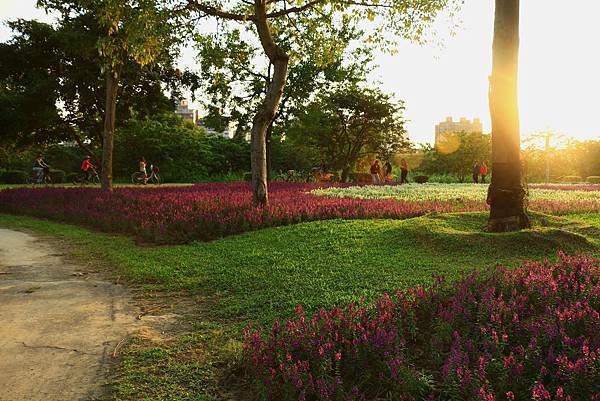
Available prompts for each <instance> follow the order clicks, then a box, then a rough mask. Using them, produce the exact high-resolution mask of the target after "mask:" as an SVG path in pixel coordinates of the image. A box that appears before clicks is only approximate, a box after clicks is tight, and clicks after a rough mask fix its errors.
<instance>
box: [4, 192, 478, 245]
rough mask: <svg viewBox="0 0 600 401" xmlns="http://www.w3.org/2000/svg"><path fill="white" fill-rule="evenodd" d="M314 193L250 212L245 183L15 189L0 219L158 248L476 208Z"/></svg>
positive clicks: (277, 196) (280, 197)
mask: <svg viewBox="0 0 600 401" xmlns="http://www.w3.org/2000/svg"><path fill="white" fill-rule="evenodd" d="M317 187H318V186H317V185H314V184H313V185H311V184H291V183H273V184H271V186H270V201H271V204H270V206H269V207H268V208H266V209H256V208H254V207H252V205H251V192H250V187H249V185H248V184H247V183H208V184H196V185H194V186H190V187H153V188H133V187H130V188H116V189H115V190H114V192H112V193H104V192H101V191H100V190H98V189H96V188H35V189H34V188H18V189H10V190H5V191H0V213H12V214H26V215H31V216H36V217H43V218H49V219H52V220H57V221H64V222H70V223H76V224H81V225H84V226H90V227H93V228H97V229H100V230H103V231H108V232H120V233H127V234H133V235H136V236H139V237H141V238H143V239H145V240H148V241H152V242H156V243H177V242H189V241H194V240H199V241H209V240H213V239H217V238H221V237H224V236H227V235H233V234H239V233H243V232H247V231H252V230H257V229H260V228H265V227H273V226H281V225H287V224H294V223H300V222H305V221H313V220H325V219H335V218H342V219H364V218H408V217H415V216H420V215H423V214H426V213H429V212H452V211H476V210H481V209H482V205H481V204H480V202H477V201H467V202H462V203H461V204H454V203H451V202H447V201H436V200H427V201H405V202H397V201H395V200H393V199H381V200H365V199H351V198H343V199H340V198H333V197H321V196H315V195H312V194H311V193H310V191H311V190H313V189H316V188H317Z"/></svg>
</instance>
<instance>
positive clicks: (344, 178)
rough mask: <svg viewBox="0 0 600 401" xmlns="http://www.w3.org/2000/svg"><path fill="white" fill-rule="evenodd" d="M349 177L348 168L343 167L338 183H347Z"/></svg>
mask: <svg viewBox="0 0 600 401" xmlns="http://www.w3.org/2000/svg"><path fill="white" fill-rule="evenodd" d="M349 175H350V167H344V168H343V169H342V176H341V177H340V181H341V182H347V181H348V176H349Z"/></svg>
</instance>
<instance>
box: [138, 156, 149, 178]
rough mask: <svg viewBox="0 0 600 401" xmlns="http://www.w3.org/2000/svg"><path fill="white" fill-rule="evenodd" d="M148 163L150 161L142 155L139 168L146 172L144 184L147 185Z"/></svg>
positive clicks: (141, 171)
mask: <svg viewBox="0 0 600 401" xmlns="http://www.w3.org/2000/svg"><path fill="white" fill-rule="evenodd" d="M147 165H148V163H147V162H146V159H145V158H144V156H142V157H141V158H140V162H139V169H140V173H144V185H146V183H147V182H148V173H146V166H147Z"/></svg>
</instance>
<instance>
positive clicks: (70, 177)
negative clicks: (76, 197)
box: [65, 173, 81, 183]
mask: <svg viewBox="0 0 600 401" xmlns="http://www.w3.org/2000/svg"><path fill="white" fill-rule="evenodd" d="M80 175H81V173H69V174H67V175H66V176H65V182H67V183H69V182H73V181H75V179H76V178H78V177H79V176H80Z"/></svg>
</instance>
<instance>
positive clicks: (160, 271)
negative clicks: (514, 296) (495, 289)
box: [0, 213, 600, 400]
mask: <svg viewBox="0 0 600 401" xmlns="http://www.w3.org/2000/svg"><path fill="white" fill-rule="evenodd" d="M486 218H487V216H486V214H485V213H462V214H432V215H426V216H423V217H419V218H414V219H408V220H352V221H344V220H330V221H317V222H310V223H304V224H298V225H292V226H286V227H278V228H270V229H265V230H260V231H256V232H251V233H247V234H243V235H238V236H234V237H228V238H225V239H222V240H218V241H213V242H208V243H192V244H189V245H181V246H163V247H147V246H138V245H136V243H135V242H134V241H133V240H132V239H130V238H127V237H122V236H112V235H107V234H100V233H97V232H92V231H89V230H86V229H83V228H80V227H77V226H72V225H65V224H58V223H53V222H49V221H45V220H36V219H32V218H27V217H20V216H8V215H0V226H2V227H10V228H15V229H24V230H31V231H33V232H36V233H40V234H44V235H51V236H55V237H59V238H62V239H64V240H66V241H67V242H68V243H69V244H71V249H73V252H74V253H75V256H86V255H89V256H91V257H93V258H102V259H103V260H105V261H106V262H108V263H109V264H110V265H112V266H113V267H114V268H115V269H116V273H117V274H119V275H121V276H123V277H126V278H127V279H128V280H130V281H132V282H134V283H138V284H142V285H144V286H145V287H146V288H147V289H155V290H165V291H185V292H186V293H187V294H189V296H190V297H192V298H194V299H198V300H200V299H201V300H202V301H199V302H203V303H205V305H207V307H205V308H202V312H201V315H200V316H194V317H193V318H194V320H195V321H196V323H197V324H196V325H195V331H194V332H193V333H191V334H189V335H186V336H183V337H181V338H179V339H178V340H177V341H175V342H173V343H171V344H168V345H161V346H156V345H152V344H150V345H149V344H146V343H143V342H139V341H133V342H132V343H131V344H130V347H129V348H128V351H127V353H126V357H125V360H124V364H123V371H122V376H121V378H120V379H119V381H118V382H117V386H116V390H117V393H116V398H117V399H120V400H133V399H148V400H210V399H215V398H216V399H221V398H228V396H227V394H226V393H225V389H227V388H228V386H229V387H231V384H232V381H231V380H229V379H224V376H223V375H224V373H223V372H224V371H226V370H227V369H226V366H228V365H229V364H231V363H232V361H234V360H235V358H236V356H239V343H237V342H236V340H237V339H239V335H240V330H241V327H243V326H245V325H247V324H249V323H252V324H269V323H271V322H272V321H273V320H274V319H276V318H285V317H287V316H289V315H290V314H291V313H292V312H293V309H294V307H295V306H296V305H297V304H302V305H304V306H305V308H306V309H308V310H314V309H316V308H319V307H328V306H332V305H334V304H345V303H348V302H350V301H358V300H360V299H361V298H364V299H365V300H367V301H369V300H372V299H374V298H375V297H377V296H378V295H381V293H383V292H385V291H390V290H394V289H396V288H406V287H410V286H414V285H418V284H424V285H427V284H428V283H430V282H431V279H432V275H433V274H436V275H444V276H446V277H447V278H448V279H450V280H452V279H456V278H458V277H459V276H460V275H461V274H462V273H464V272H465V271H468V270H471V269H476V268H487V267H491V266H494V265H495V264H504V265H507V266H516V265H518V264H519V263H520V262H521V261H522V260H525V259H544V258H553V257H554V255H555V253H556V251H557V250H564V251H567V252H570V253H575V252H583V253H588V254H591V255H596V256H600V213H588V214H581V215H570V216H568V218H557V217H551V216H543V215H535V216H534V219H535V222H536V228H535V229H534V230H526V231H522V232H518V233H508V234H487V233H483V232H482V228H483V227H484V226H485V222H486ZM209 349H210V351H207V350H209ZM192 350H205V351H203V352H200V353H198V352H192ZM200 354H201V355H200ZM136 393H144V394H146V395H147V398H140V397H139V396H136ZM236 397H238V396H233V398H236ZM230 398H231V397H230Z"/></svg>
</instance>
